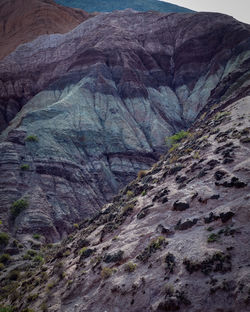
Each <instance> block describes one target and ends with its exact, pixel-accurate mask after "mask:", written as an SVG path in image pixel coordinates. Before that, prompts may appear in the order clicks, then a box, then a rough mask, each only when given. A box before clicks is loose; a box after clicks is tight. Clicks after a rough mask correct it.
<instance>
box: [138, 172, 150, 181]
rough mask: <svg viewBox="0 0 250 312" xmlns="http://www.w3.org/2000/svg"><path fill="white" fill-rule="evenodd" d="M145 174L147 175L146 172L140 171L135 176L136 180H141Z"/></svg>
mask: <svg viewBox="0 0 250 312" xmlns="http://www.w3.org/2000/svg"><path fill="white" fill-rule="evenodd" d="M147 173H148V171H147V170H140V171H139V172H138V174H137V177H138V179H139V180H141V179H142V178H143V177H145V175H146V174H147Z"/></svg>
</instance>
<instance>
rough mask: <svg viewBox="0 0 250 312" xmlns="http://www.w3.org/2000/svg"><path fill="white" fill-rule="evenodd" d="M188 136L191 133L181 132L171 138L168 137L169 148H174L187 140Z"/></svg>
mask: <svg viewBox="0 0 250 312" xmlns="http://www.w3.org/2000/svg"><path fill="white" fill-rule="evenodd" d="M188 136H189V132H187V131H184V130H181V131H180V132H178V133H176V134H174V135H172V136H170V137H166V144H167V146H168V147H169V148H170V147H174V145H175V144H177V143H179V142H180V141H181V140H183V139H185V138H187V137H188Z"/></svg>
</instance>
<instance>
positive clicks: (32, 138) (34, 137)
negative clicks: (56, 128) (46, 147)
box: [25, 134, 38, 142]
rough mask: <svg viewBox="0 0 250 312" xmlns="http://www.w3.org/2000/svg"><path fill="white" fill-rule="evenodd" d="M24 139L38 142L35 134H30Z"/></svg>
mask: <svg viewBox="0 0 250 312" xmlns="http://www.w3.org/2000/svg"><path fill="white" fill-rule="evenodd" d="M25 141H27V142H38V138H37V136H36V135H34V134H32V135H29V136H27V137H26V139H25Z"/></svg>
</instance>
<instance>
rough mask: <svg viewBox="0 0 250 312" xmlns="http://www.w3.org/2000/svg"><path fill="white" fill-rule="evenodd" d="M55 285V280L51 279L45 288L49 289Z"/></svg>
mask: <svg viewBox="0 0 250 312" xmlns="http://www.w3.org/2000/svg"><path fill="white" fill-rule="evenodd" d="M55 286H56V282H55V281H52V282H51V283H48V284H47V290H51V289H52V288H54V287H55Z"/></svg>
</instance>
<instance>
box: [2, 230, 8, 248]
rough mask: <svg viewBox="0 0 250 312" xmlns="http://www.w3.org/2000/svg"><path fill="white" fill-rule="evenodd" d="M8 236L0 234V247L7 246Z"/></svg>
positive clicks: (3, 233)
mask: <svg viewBox="0 0 250 312" xmlns="http://www.w3.org/2000/svg"><path fill="white" fill-rule="evenodd" d="M9 239H10V238H9V235H8V234H7V233H5V232H0V246H4V247H5V246H7V245H8V242H9Z"/></svg>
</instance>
